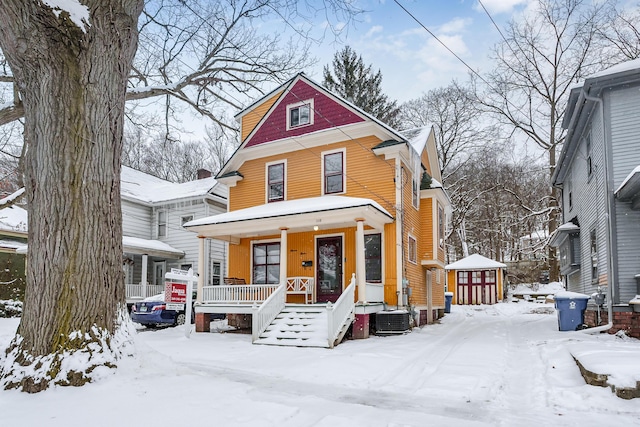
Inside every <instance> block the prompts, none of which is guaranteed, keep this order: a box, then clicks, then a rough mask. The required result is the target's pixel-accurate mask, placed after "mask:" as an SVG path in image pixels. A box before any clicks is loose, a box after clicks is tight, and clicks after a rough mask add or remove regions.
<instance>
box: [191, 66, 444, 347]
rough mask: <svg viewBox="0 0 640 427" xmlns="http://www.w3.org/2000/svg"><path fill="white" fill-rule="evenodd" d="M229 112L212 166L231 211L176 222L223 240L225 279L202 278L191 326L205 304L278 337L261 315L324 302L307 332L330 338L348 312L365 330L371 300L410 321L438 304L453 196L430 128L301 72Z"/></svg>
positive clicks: (435, 310)
mask: <svg viewBox="0 0 640 427" xmlns="http://www.w3.org/2000/svg"><path fill="white" fill-rule="evenodd" d="M236 117H237V119H238V120H239V122H240V128H241V144H240V146H239V148H238V149H237V151H236V152H235V153H234V154H233V156H232V157H231V159H230V160H229V161H228V162H227V164H226V165H225V166H224V168H223V169H222V171H221V172H220V173H219V174H218V176H217V177H216V178H217V179H218V181H220V182H222V183H225V184H226V185H228V186H229V202H228V212H227V213H226V214H221V215H216V216H212V217H208V218H203V219H198V220H195V221H192V222H189V223H187V224H185V227H187V228H188V229H190V230H192V231H195V232H197V233H198V235H199V237H200V238H201V242H203V241H204V238H207V237H208V238H215V239H222V240H225V241H227V242H228V243H229V251H228V253H229V256H228V269H227V271H228V275H229V276H230V279H229V280H228V283H233V284H229V285H226V286H225V285H223V286H220V287H205V286H203V284H199V288H198V302H197V304H196V319H197V321H196V326H197V330H203V329H205V328H206V327H207V326H206V318H205V317H204V316H203V315H205V314H207V313H246V314H252V317H253V319H252V327H253V334H254V339H255V341H256V342H260V341H262V342H266V343H280V344H282V343H286V342H288V341H287V340H286V338H282V337H275V336H276V333H275V332H274V333H273V334H272V336H271V337H270V339H265V336H264V335H265V332H264V331H265V330H267V333H266V335H269V334H268V331H270V330H271V329H278V328H272V327H271V326H270V324H267V325H265V323H268V322H273V320H272V319H269V317H277V316H279V315H281V313H282V312H283V310H284V311H287V310H289V311H291V310H294V309H295V310H298V311H300V310H303V309H304V310H320V311H323V310H325V307H328V311H329V314H328V315H327V316H329V319H328V320H327V322H328V323H329V325H330V326H329V329H331V328H333V329H335V330H338V332H337V333H336V332H335V331H334V332H332V331H329V332H328V334H329V337H328V338H322V339H321V340H319V341H314V340H315V339H316V338H318V337H319V336H320V335H321V334H319V333H315V334H310V335H311V336H312V337H311V338H308V339H307V341H308V342H307V343H310V342H316V345H321V344H318V343H325V342H327V343H328V344H327V345H325V346H329V347H331V346H333V345H334V344H335V343H336V342H337V341H339V339H338V338H341V335H343V334H344V330H345V329H346V327H347V326H348V325H349V324H350V323H351V321H353V319H355V324H354V327H353V335H354V337H360V338H365V337H367V336H368V333H369V324H370V321H373V317H372V315H373V314H374V313H377V312H380V311H389V309H391V308H392V309H400V311H402V310H404V311H405V312H406V313H407V314H408V316H411V317H412V318H413V321H414V322H415V323H416V324H423V323H427V322H429V321H431V320H433V319H434V318H436V316H439V315H441V313H442V312H443V309H444V283H445V274H444V247H445V245H444V230H445V224H446V216H447V213H448V211H449V210H450V207H449V206H450V202H449V199H448V197H447V195H446V193H445V192H444V190H443V188H442V186H441V185H440V184H439V182H440V181H441V177H440V169H439V165H438V159H437V152H436V147H435V140H434V135H433V130H432V128H431V127H428V128H424V129H417V130H414V131H411V132H408V133H400V132H398V131H397V130H394V129H392V128H390V127H389V126H387V125H385V124H384V123H382V122H380V121H378V120H376V119H375V118H373V117H371V116H370V115H369V114H367V113H365V112H363V111H362V110H360V109H359V108H357V107H355V106H353V105H352V104H350V103H349V102H347V101H345V100H344V99H342V98H340V97H339V96H337V95H335V94H333V93H331V92H329V91H328V90H326V89H325V88H323V87H322V86H320V85H319V84H317V83H315V82H313V81H312V80H310V79H309V78H307V77H306V76H305V75H304V74H299V75H297V76H296V77H295V78H293V79H292V80H290V81H289V82H287V83H285V84H283V85H282V86H280V87H279V88H277V89H276V90H275V91H273V92H271V93H270V94H268V95H267V96H265V97H264V98H262V99H260V100H258V101H256V102H255V103H254V104H252V105H251V106H249V107H248V108H246V109H245V110H243V111H241V112H240V113H239V114H238V115H237V116H236ZM201 246H202V245H201ZM279 289H280V290H279ZM280 293H282V295H280ZM241 294H242V295H241ZM274 295H275V296H274ZM248 300H250V301H251V304H247V301H248ZM274 300H277V301H278V302H273V301H274ZM270 304H273V307H272V308H268V306H269V305H270ZM274 307H275V308H274ZM292 307H293V308H292ZM341 310H342V311H341ZM264 312H269V314H268V315H266V314H264ZM336 312H339V314H335V313H336ZM305 316H306V315H305ZM321 316H325V313H324V311H323V313H322V314H321ZM331 316H333V318H331ZM263 317H264V318H263ZM290 317H295V316H294V315H290ZM203 319H204V320H203ZM321 322H325V320H322V321H321ZM270 328H271V329H270ZM300 328H301V327H300ZM300 328H298V329H300ZM287 332H289V335H295V333H294V332H292V331H287ZM299 332H300V331H297V333H299ZM322 334H324V332H323V333H322ZM284 335H285V336H286V335H287V333H285V334H284ZM334 335H335V336H336V337H337V338H336V339H334ZM266 338H269V337H268V336H267V337H266ZM294 342H295V341H294ZM291 345H301V344H300V343H299V342H296V343H295V344H291Z"/></svg>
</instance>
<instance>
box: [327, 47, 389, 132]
mask: <svg viewBox="0 0 640 427" xmlns="http://www.w3.org/2000/svg"><path fill="white" fill-rule="evenodd" d="M332 71H333V73H332ZM323 77H324V80H323V82H322V84H323V85H324V86H325V87H326V88H327V89H329V90H331V91H333V92H335V93H337V94H338V95H340V96H342V97H343V98H344V99H346V100H347V101H349V102H351V103H352V104H354V105H355V106H357V107H360V108H362V109H363V110H364V111H366V112H367V113H369V114H371V115H372V116H374V117H376V118H377V119H378V120H380V121H382V122H384V123H386V124H388V125H389V126H393V127H397V125H398V124H399V123H398V113H399V112H400V109H399V108H398V106H397V103H396V101H392V100H390V99H389V97H387V95H385V94H384V93H382V87H381V84H382V73H381V72H380V70H378V72H377V73H374V72H373V71H372V70H371V65H369V66H365V64H364V61H363V60H362V56H360V55H358V54H356V52H355V51H354V50H353V49H351V47H349V46H345V47H344V49H342V50H341V51H340V52H336V54H335V55H334V57H333V70H331V69H330V68H329V65H325V66H324V72H323Z"/></svg>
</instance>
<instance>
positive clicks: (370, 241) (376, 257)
mask: <svg viewBox="0 0 640 427" xmlns="http://www.w3.org/2000/svg"><path fill="white" fill-rule="evenodd" d="M364 265H365V272H366V273H365V275H366V281H367V282H370V283H382V234H380V233H375V234H365V236H364Z"/></svg>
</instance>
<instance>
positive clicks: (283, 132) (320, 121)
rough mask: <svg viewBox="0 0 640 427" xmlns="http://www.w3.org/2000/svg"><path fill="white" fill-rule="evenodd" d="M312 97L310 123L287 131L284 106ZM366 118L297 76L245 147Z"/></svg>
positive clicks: (254, 131) (250, 136) (285, 107)
mask: <svg viewBox="0 0 640 427" xmlns="http://www.w3.org/2000/svg"><path fill="white" fill-rule="evenodd" d="M310 99H312V100H313V112H312V114H313V123H312V124H310V125H307V126H300V127H296V128H293V129H290V130H287V106H288V105H291V104H295V103H299V102H302V101H307V100H310ZM364 120H365V119H364V118H363V117H361V116H360V115H358V114H356V113H355V112H354V111H352V110H350V109H348V108H346V107H345V106H344V105H342V104H341V103H340V102H338V101H336V100H335V99H332V98H330V97H329V96H327V95H326V94H325V93H323V92H322V91H320V90H318V88H316V87H314V86H313V85H311V84H309V82H307V81H305V80H301V79H298V80H297V81H296V82H295V83H294V84H293V86H292V87H291V88H290V89H289V90H286V91H285V92H284V93H283V96H282V98H281V99H279V100H278V101H277V102H276V104H275V105H274V107H273V109H272V110H271V111H270V112H269V113H267V116H266V117H265V118H264V119H263V120H262V121H261V122H260V123H259V124H258V126H257V127H256V129H254V130H253V132H252V133H251V135H249V138H247V141H246V143H245V145H244V146H245V147H253V146H255V145H259V144H263V143H265V142H269V141H276V140H279V139H283V138H289V137H295V136H300V135H304V134H308V133H312V132H317V131H320V130H324V129H329V128H334V127H337V126H343V125H348V124H353V123H358V122H363V121H364Z"/></svg>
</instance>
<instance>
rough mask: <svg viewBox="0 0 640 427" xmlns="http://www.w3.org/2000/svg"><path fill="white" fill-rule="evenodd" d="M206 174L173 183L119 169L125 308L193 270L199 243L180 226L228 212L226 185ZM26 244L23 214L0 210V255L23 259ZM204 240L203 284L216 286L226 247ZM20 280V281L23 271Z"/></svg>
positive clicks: (127, 169) (220, 278)
mask: <svg viewBox="0 0 640 427" xmlns="http://www.w3.org/2000/svg"><path fill="white" fill-rule="evenodd" d="M205 175H206V176H204V177H202V179H198V180H195V181H189V182H185V183H181V184H176V183H173V182H169V181H165V180H163V179H160V178H156V177H154V176H152V175H149V174H146V173H144V172H140V171H137V170H135V169H131V168H129V167H126V166H123V167H122V174H121V177H120V181H121V184H120V192H121V201H122V246H123V252H124V256H123V269H124V273H125V284H126V298H127V303H128V304H132V303H134V302H135V301H138V300H140V299H142V298H145V297H147V296H151V295H155V294H158V293H161V292H164V274H165V273H166V272H167V271H170V270H171V268H180V269H185V270H188V269H189V268H193V271H198V267H199V266H198V256H199V255H198V253H199V247H200V242H199V240H200V239H198V236H197V235H196V234H195V233H194V232H192V231H187V230H186V229H185V228H183V227H182V225H183V224H184V223H186V222H187V221H191V220H194V219H198V218H204V217H209V216H212V215H216V214H219V213H225V212H226V211H227V195H228V191H227V187H226V186H225V185H224V184H220V183H219V182H217V181H216V180H215V178H212V177H211V174H210V173H208V174H205ZM1 205H2V201H0V207H1ZM26 240H27V211H26V210H24V209H22V208H20V207H18V206H11V207H7V208H3V209H0V255H2V253H3V252H4V253H7V254H8V255H9V256H10V257H12V259H13V258H16V257H20V256H22V257H24V255H19V254H20V253H22V254H26V252H27V244H26V243H27V242H26ZM203 240H204V241H203V243H204V264H205V265H204V269H203V271H204V273H205V275H204V284H205V285H208V286H212V285H219V284H221V282H222V277H223V276H224V272H225V270H226V263H227V256H226V254H227V243H226V242H222V241H220V240H214V239H203ZM16 252H17V253H18V254H16ZM0 261H2V257H1V256H0ZM21 265H24V261H21ZM20 280H24V269H23V270H22V271H21V273H20Z"/></svg>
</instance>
